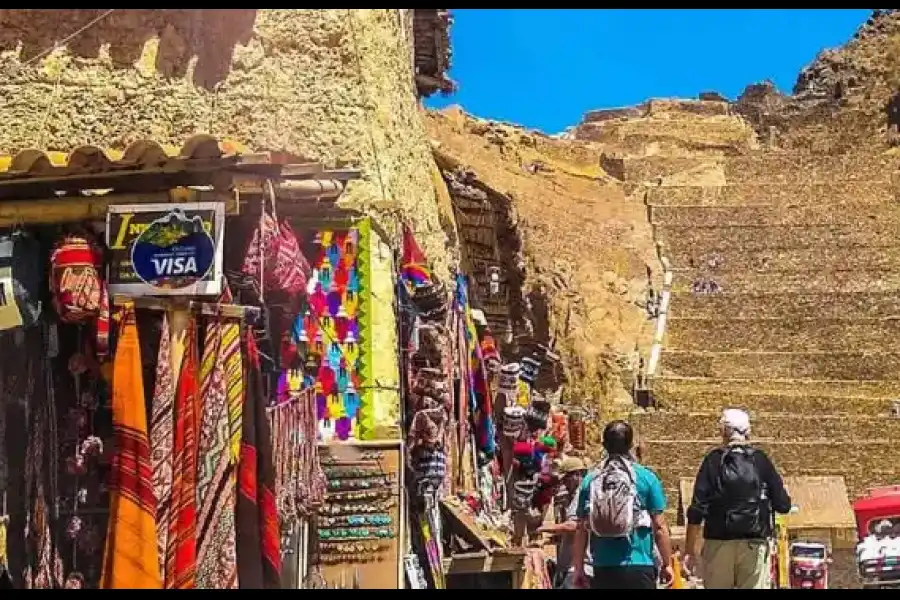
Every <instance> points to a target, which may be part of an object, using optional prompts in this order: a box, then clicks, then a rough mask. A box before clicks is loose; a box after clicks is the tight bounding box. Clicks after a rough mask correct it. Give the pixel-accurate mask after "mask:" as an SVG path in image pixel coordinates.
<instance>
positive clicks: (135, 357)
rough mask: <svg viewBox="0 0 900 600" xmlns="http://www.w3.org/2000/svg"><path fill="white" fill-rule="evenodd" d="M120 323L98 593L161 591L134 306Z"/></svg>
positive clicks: (128, 307)
mask: <svg viewBox="0 0 900 600" xmlns="http://www.w3.org/2000/svg"><path fill="white" fill-rule="evenodd" d="M120 319H121V321H120V329H119V341H118V344H117V347H116V355H115V359H114V362H113V386H112V413H113V430H114V452H113V458H112V465H111V469H110V476H109V496H110V510H109V530H108V532H107V537H106V548H105V550H104V554H103V570H102V573H101V576H100V587H101V588H104V589H162V578H161V577H160V574H159V558H158V551H157V545H156V497H155V496H154V493H153V477H152V468H151V462H150V440H149V437H148V435H147V411H146V408H145V406H144V404H145V401H144V382H143V379H142V371H141V351H140V346H139V343H138V332H137V325H136V323H135V317H134V306H133V305H129V306H126V307H125V309H124V310H123V313H122V314H121V315H120Z"/></svg>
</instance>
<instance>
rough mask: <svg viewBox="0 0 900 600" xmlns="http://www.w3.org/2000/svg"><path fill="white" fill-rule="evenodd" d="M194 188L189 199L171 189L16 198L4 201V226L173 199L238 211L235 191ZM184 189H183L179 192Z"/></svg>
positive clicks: (74, 218)
mask: <svg viewBox="0 0 900 600" xmlns="http://www.w3.org/2000/svg"><path fill="white" fill-rule="evenodd" d="M186 192H193V194H191V195H193V196H194V198H192V199H191V200H185V199H183V198H179V197H178V195H177V194H176V195H175V196H174V197H173V195H172V194H170V193H169V191H168V190H167V191H165V192H150V193H143V194H114V193H109V194H105V195H103V196H65V197H62V198H54V199H52V200H14V201H10V202H0V227H12V226H15V225H57V224H60V223H77V222H80V221H94V220H102V219H105V218H106V211H107V210H108V208H109V206H110V205H113V204H156V203H170V202H185V201H190V202H224V203H225V214H229V215H232V214H236V213H237V211H238V205H237V200H236V199H235V197H234V195H233V194H231V193H225V192H206V191H198V190H186ZM179 193H180V192H179Z"/></svg>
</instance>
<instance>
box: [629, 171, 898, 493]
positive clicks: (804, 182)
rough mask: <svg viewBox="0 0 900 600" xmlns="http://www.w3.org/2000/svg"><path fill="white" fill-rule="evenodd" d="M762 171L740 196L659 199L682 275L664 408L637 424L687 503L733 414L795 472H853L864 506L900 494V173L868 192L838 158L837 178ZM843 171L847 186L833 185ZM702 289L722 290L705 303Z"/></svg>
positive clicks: (659, 391) (853, 486)
mask: <svg viewBox="0 0 900 600" xmlns="http://www.w3.org/2000/svg"><path fill="white" fill-rule="evenodd" d="M783 158H785V159H787V158H788V157H783ZM756 160H757V161H758V162H754V161H752V160H751V159H748V158H746V157H740V158H739V159H733V160H728V161H727V162H726V163H725V181H726V185H724V186H715V187H709V186H689V185H688V186H679V187H677V188H671V189H670V188H667V187H666V186H658V187H655V188H650V189H649V190H648V194H647V203H648V207H649V215H650V219H651V221H652V222H653V224H654V226H655V227H654V229H655V232H656V235H657V237H658V242H659V243H660V244H661V247H662V252H663V253H664V254H665V256H666V257H667V258H668V259H669V261H670V263H671V265H672V270H673V271H674V274H675V277H674V283H673V288H672V300H671V305H670V310H669V319H668V327H667V331H666V338H665V340H664V350H663V353H662V358H661V370H660V372H659V373H658V378H657V380H656V382H655V386H654V392H655V397H656V399H657V401H658V410H656V411H650V412H646V413H644V414H640V415H635V416H634V420H635V422H636V423H637V426H638V428H639V430H640V432H641V435H642V437H643V438H644V440H645V443H646V444H647V446H648V451H647V460H648V462H649V463H650V464H653V465H658V466H659V472H660V475H661V476H662V477H663V480H664V482H665V484H666V487H667V489H668V490H669V493H670V494H671V495H670V498H677V491H676V490H677V481H678V478H679V477H686V476H692V475H693V474H694V473H695V472H696V469H697V467H698V465H699V461H700V459H701V457H702V456H703V454H704V453H705V452H706V451H707V450H708V449H709V448H710V447H712V446H713V445H715V444H717V443H719V440H718V439H717V437H718V434H717V430H718V427H717V421H718V415H719V413H720V411H721V409H722V408H724V407H727V406H737V407H742V408H746V409H747V410H749V412H750V413H751V416H752V420H753V436H754V439H755V440H756V441H757V442H759V443H760V444H761V446H762V447H764V448H765V449H766V450H767V451H768V452H769V453H770V455H771V456H772V458H773V460H774V461H775V463H776V464H777V465H778V466H779V468H780V469H781V470H782V471H783V472H784V473H785V474H790V475H841V476H843V477H844V478H845V480H846V482H847V485H848V488H849V490H850V493H851V495H857V494H860V493H863V492H864V491H865V490H866V489H867V488H868V487H871V486H874V485H881V484H890V483H895V482H897V481H898V480H900V460H898V459H900V452H898V450H897V440H900V420H897V419H892V418H890V416H889V411H890V406H891V399H893V398H897V397H900V346H898V344H897V340H898V334H900V300H898V291H900V210H898V208H897V207H896V205H895V204H894V192H893V187H892V186H891V184H890V181H889V179H888V175H889V173H890V167H888V166H887V165H885V169H884V171H883V172H882V173H880V174H879V175H880V179H865V180H861V179H857V180H854V179H851V177H854V176H856V175H858V174H857V173H855V172H853V171H852V170H851V169H850V168H847V167H846V165H845V163H843V162H840V161H837V160H834V159H827V160H826V161H825V162H826V163H831V164H830V165H829V167H833V169H834V170H833V171H829V169H828V168H827V167H826V168H822V167H818V168H817V169H811V170H805V169H804V167H803V166H802V164H803V163H802V162H801V161H797V163H791V162H789V161H788V162H781V160H773V159H771V158H770V157H767V156H765V155H763V156H762V157H760V158H759V159H756ZM759 163H763V164H764V165H765V167H760V166H759ZM795 165H800V166H795ZM769 169H772V170H773V172H775V173H777V174H778V175H779V176H778V177H768V176H767V174H768V173H769ZM788 170H789V171H791V172H792V175H790V176H788V175H787V174H785V171H788ZM829 174H830V175H831V177H832V178H833V179H834V182H833V183H832V182H827V183H823V182H822V181H817V180H818V179H819V178H821V179H826V177H828V176H829ZM755 178H759V180H764V181H765V183H760V181H759V180H755ZM763 178H765V179H763ZM773 179H776V180H778V181H779V183H776V184H772V183H771V181H772V180H773ZM710 257H715V259H716V261H717V263H718V264H713V265H710V264H709V262H708V260H709V258H710ZM700 277H705V278H707V279H712V280H713V281H715V282H716V283H717V284H718V285H719V287H720V292H719V293H717V294H710V295H698V294H694V293H692V292H691V291H690V286H691V283H692V282H693V281H695V280H696V279H698V278H700Z"/></svg>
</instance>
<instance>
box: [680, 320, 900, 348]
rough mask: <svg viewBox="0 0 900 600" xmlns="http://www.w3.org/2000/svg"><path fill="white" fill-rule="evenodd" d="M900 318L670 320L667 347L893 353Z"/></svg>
mask: <svg viewBox="0 0 900 600" xmlns="http://www.w3.org/2000/svg"><path fill="white" fill-rule="evenodd" d="M898 339H900V318H889V319H827V320H824V319H796V318H790V317H788V318H785V319H765V318H764V319H728V318H718V319H692V318H671V319H670V320H669V323H668V328H667V330H666V339H665V340H664V343H665V347H666V348H667V349H671V350H699V351H706V352H741V351H746V352H750V351H753V352H804V351H808V352H840V351H842V350H846V349H848V348H852V349H854V350H857V351H868V352H890V351H891V350H892V349H896V347H897V340H898Z"/></svg>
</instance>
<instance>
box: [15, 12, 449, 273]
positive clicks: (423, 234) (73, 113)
mask: <svg viewBox="0 0 900 600" xmlns="http://www.w3.org/2000/svg"><path fill="white" fill-rule="evenodd" d="M407 21H408V19H407ZM409 35H410V31H409V26H408V23H406V22H404V19H403V18H402V15H401V14H400V12H399V11H398V10H394V9H266V10H257V9H203V10H201V9H196V10H188V9H183V10H178V9H162V10H151V9H135V10H126V9H117V10H115V11H112V12H109V11H105V10H87V9H85V10H54V11H45V10H4V11H2V14H0V73H2V78H3V82H2V84H0V113H2V114H3V115H4V127H3V129H2V131H0V152H14V151H16V150H19V149H22V148H27V147H39V148H42V149H51V150H70V149H72V148H74V147H76V146H78V145H81V144H94V145H97V146H100V147H113V148H124V147H125V146H126V145H127V144H128V143H129V142H132V141H134V140H136V139H140V138H151V139H154V140H156V141H158V142H160V143H169V144H174V145H180V144H181V143H183V141H184V140H185V139H186V138H187V137H188V136H190V135H192V134H194V133H197V132H205V133H210V134H212V135H215V136H217V137H219V138H230V139H233V140H236V141H238V142H241V143H243V144H245V145H247V146H248V147H249V148H251V149H252V150H254V151H277V152H286V153H290V154H293V155H297V156H300V157H306V158H309V159H314V160H319V161H322V162H324V163H326V164H328V165H349V166H353V167H358V168H361V169H362V170H363V172H364V175H365V177H364V180H363V181H361V182H356V183H354V184H352V185H351V187H350V189H349V190H348V192H347V194H346V196H345V198H344V202H345V203H346V204H348V205H351V206H354V207H358V208H362V209H366V210H370V211H372V212H374V213H375V214H377V215H380V216H382V217H387V218H386V219H384V220H385V221H387V222H386V223H385V224H386V225H387V226H388V227H391V226H392V225H393V224H394V222H395V221H396V219H395V218H394V217H398V216H403V217H406V218H409V219H410V220H411V222H412V223H413V225H414V227H415V230H416V234H417V237H418V238H420V243H421V244H422V245H423V246H424V249H425V251H426V252H427V253H428V255H429V257H430V258H431V260H432V261H434V262H435V265H436V267H437V269H438V272H439V273H440V274H441V275H445V274H446V272H447V268H446V267H447V263H448V259H447V253H446V248H445V242H446V236H445V234H444V232H443V231H442V229H441V224H440V219H439V211H438V208H437V202H436V198H435V191H434V181H433V179H432V169H433V166H434V163H433V159H432V156H431V152H430V148H429V146H428V142H427V139H426V136H425V131H424V128H423V126H422V124H421V118H420V117H421V115H420V112H419V111H420V109H419V107H418V105H417V101H416V96H415V94H416V92H415V89H414V83H413V73H412V68H413V67H412V64H411V60H410V41H409V38H408V36H409ZM58 41H61V42H62V43H61V44H59V48H57V49H54V46H55V44H56V42H58Z"/></svg>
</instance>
